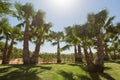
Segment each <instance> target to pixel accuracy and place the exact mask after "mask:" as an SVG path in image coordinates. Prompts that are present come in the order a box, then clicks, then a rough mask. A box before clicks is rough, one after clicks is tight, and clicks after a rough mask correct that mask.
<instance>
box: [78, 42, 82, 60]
mask: <svg viewBox="0 0 120 80" xmlns="http://www.w3.org/2000/svg"><path fill="white" fill-rule="evenodd" d="M78 62H82V52H81V47H80V44H79V45H78Z"/></svg>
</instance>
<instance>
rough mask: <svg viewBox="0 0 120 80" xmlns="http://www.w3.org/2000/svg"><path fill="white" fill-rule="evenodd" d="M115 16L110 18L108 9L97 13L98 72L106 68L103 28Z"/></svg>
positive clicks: (96, 62)
mask: <svg viewBox="0 0 120 80" xmlns="http://www.w3.org/2000/svg"><path fill="white" fill-rule="evenodd" d="M113 19H114V17H110V18H108V12H107V10H102V11H100V12H99V13H97V14H95V17H94V20H95V21H94V22H93V23H92V24H93V25H94V31H95V33H96V34H97V56H96V61H95V65H96V69H97V71H98V72H103V70H104V48H103V46H104V45H103V34H104V33H103V29H104V28H106V27H107V26H109V25H110V24H111V21H112V20H113Z"/></svg>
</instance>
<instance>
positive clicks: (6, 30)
mask: <svg viewBox="0 0 120 80" xmlns="http://www.w3.org/2000/svg"><path fill="white" fill-rule="evenodd" d="M0 24H1V27H0V32H1V34H3V35H2V36H4V37H5V46H4V50H3V57H2V64H6V54H7V49H8V40H9V36H10V33H11V27H10V25H9V22H8V19H7V18H2V20H1V21H0Z"/></svg>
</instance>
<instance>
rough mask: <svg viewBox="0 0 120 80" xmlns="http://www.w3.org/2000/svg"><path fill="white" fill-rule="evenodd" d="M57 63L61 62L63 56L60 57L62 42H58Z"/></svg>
mask: <svg viewBox="0 0 120 80" xmlns="http://www.w3.org/2000/svg"><path fill="white" fill-rule="evenodd" d="M57 63H61V57H60V43H59V41H58V42H57Z"/></svg>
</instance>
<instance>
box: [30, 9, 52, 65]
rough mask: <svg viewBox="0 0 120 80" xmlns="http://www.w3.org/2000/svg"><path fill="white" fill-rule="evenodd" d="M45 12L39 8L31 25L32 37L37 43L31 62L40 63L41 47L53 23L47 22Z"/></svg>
mask: <svg viewBox="0 0 120 80" xmlns="http://www.w3.org/2000/svg"><path fill="white" fill-rule="evenodd" d="M44 14H45V13H44V12H43V11H40V10H38V12H37V13H36V15H35V16H34V17H33V21H32V25H31V37H32V41H33V42H34V43H35V45H36V46H35V51H34V53H33V55H32V57H31V63H32V64H36V63H38V56H39V52H40V47H41V45H42V44H43V43H44V41H45V39H46V37H47V35H48V33H49V30H50V28H51V27H52V25H51V23H45V21H44Z"/></svg>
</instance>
